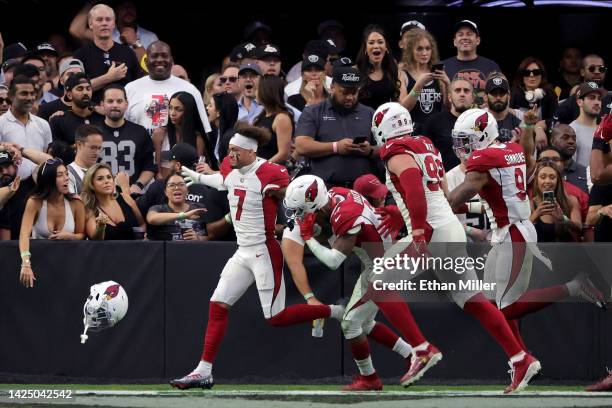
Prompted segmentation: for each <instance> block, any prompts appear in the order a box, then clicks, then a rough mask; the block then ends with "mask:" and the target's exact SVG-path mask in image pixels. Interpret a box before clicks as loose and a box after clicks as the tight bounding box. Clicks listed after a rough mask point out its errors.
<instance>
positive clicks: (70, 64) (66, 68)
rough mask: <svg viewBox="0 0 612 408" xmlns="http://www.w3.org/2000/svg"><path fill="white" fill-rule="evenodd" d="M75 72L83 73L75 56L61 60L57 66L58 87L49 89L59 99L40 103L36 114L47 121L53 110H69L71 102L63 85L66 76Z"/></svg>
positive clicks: (83, 69) (80, 64)
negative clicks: (58, 66)
mask: <svg viewBox="0 0 612 408" xmlns="http://www.w3.org/2000/svg"><path fill="white" fill-rule="evenodd" d="M77 72H81V73H85V67H84V66H83V63H82V62H81V61H79V60H78V59H75V58H67V59H64V60H63V61H62V63H61V64H60V68H59V85H58V88H55V89H52V90H51V91H50V92H51V93H52V94H54V95H55V96H58V97H59V99H57V100H55V101H53V102H48V103H45V104H43V105H41V106H40V108H38V116H40V117H41V118H43V119H44V120H46V121H48V120H49V118H50V117H51V115H53V114H54V113H55V112H58V111H62V112H67V111H69V110H70V108H71V107H72V102H71V101H70V98H69V97H68V95H67V94H68V91H67V90H66V87H65V85H66V81H67V80H68V78H69V77H70V76H71V75H73V74H76V73H77Z"/></svg>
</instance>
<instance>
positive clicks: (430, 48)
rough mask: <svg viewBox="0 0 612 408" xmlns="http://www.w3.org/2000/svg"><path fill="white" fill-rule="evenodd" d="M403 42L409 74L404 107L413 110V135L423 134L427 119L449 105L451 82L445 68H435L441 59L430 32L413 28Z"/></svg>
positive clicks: (404, 66)
mask: <svg viewBox="0 0 612 408" xmlns="http://www.w3.org/2000/svg"><path fill="white" fill-rule="evenodd" d="M402 41H403V44H404V49H403V52H402V69H403V71H404V72H405V73H406V75H407V88H406V92H408V96H407V97H406V98H405V100H403V101H402V105H404V106H405V107H406V109H408V110H409V111H410V117H411V118H412V122H413V123H414V133H413V134H415V135H420V134H421V132H422V129H423V126H424V124H425V122H426V121H427V118H428V117H429V116H430V115H432V114H434V113H437V112H440V111H441V110H442V107H443V106H444V105H445V104H446V103H447V102H448V88H449V86H450V80H449V79H448V76H447V75H446V73H445V72H444V69H441V70H436V71H434V70H433V68H432V67H433V65H434V64H438V63H439V62H440V57H439V54H438V45H437V44H436V40H435V39H434V38H433V36H432V35H431V34H430V33H429V32H427V31H425V30H422V29H420V28H413V29H411V30H408V31H407V32H406V33H405V34H404V35H403V36H402Z"/></svg>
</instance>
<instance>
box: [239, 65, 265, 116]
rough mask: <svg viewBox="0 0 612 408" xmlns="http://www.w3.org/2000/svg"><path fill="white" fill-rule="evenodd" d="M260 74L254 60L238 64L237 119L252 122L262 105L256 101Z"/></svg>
mask: <svg viewBox="0 0 612 408" xmlns="http://www.w3.org/2000/svg"><path fill="white" fill-rule="evenodd" d="M261 75H262V71H261V68H260V66H259V65H258V64H257V63H255V62H249V63H247V64H242V65H240V69H239V70H238V89H239V90H240V98H239V99H238V120H244V121H247V122H248V123H249V124H252V123H253V121H254V120H255V118H256V117H257V116H259V114H260V113H261V111H262V110H263V106H262V105H261V104H259V103H258V102H257V87H258V85H259V78H260V77H261Z"/></svg>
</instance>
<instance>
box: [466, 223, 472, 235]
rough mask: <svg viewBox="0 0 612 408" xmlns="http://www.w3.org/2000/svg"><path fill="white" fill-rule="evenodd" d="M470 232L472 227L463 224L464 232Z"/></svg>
mask: <svg viewBox="0 0 612 408" xmlns="http://www.w3.org/2000/svg"><path fill="white" fill-rule="evenodd" d="M471 232H472V227H471V226H470V225H466V226H465V233H466V234H470V233H471Z"/></svg>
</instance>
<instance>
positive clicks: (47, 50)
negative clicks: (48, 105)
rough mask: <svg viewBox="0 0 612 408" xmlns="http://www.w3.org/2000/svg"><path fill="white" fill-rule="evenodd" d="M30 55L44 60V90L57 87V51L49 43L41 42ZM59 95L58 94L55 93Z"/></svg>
mask: <svg viewBox="0 0 612 408" xmlns="http://www.w3.org/2000/svg"><path fill="white" fill-rule="evenodd" d="M30 54H31V55H36V56H39V57H40V58H42V59H43V61H44V62H45V73H46V76H47V83H48V88H45V90H46V91H51V90H52V89H53V88H57V85H58V83H59V71H58V61H57V59H58V57H59V53H58V52H57V50H56V49H55V47H53V45H51V44H49V43H42V44H39V45H37V46H36V48H34V50H32V52H31V53H30ZM55 96H59V95H55Z"/></svg>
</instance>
